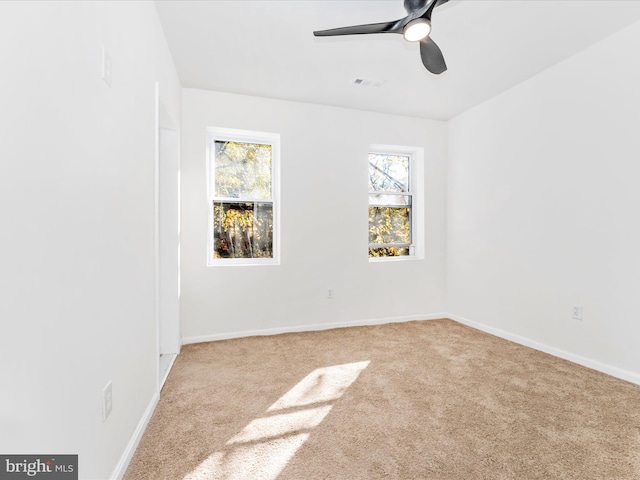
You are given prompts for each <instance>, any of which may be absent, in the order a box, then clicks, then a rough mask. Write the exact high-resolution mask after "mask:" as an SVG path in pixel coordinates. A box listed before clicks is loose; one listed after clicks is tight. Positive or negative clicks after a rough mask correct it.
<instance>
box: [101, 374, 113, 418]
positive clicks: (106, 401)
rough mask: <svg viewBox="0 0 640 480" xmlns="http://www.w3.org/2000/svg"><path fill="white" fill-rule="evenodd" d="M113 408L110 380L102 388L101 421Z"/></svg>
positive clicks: (107, 416)
mask: <svg viewBox="0 0 640 480" xmlns="http://www.w3.org/2000/svg"><path fill="white" fill-rule="evenodd" d="M111 410H113V384H112V383H111V382H109V383H107V385H106V386H105V387H104V388H103V389H102V421H103V422H104V421H105V420H106V419H107V418H109V415H111Z"/></svg>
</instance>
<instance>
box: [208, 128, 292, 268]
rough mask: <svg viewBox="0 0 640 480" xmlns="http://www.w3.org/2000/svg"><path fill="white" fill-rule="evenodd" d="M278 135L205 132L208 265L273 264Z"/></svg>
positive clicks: (276, 237) (276, 258)
mask: <svg viewBox="0 0 640 480" xmlns="http://www.w3.org/2000/svg"><path fill="white" fill-rule="evenodd" d="M279 143H280V136H279V135H277V134H269V133H259V132H245V131H240V130H229V129H217V128H216V129H214V128H211V129H209V130H208V152H207V157H208V162H207V163H208V172H209V174H208V193H209V209H210V215H209V218H210V221H209V222H210V223H209V255H208V257H209V258H208V264H209V265H214V264H265V263H271V264H274V263H277V262H278V241H277V240H278V235H277V232H278V224H277V221H278V205H277V193H278V189H277V186H278V185H277V181H278V157H279Z"/></svg>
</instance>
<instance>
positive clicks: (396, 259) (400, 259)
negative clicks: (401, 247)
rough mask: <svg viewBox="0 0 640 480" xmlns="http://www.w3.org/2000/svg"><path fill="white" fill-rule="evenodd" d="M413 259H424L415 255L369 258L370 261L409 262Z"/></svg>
mask: <svg viewBox="0 0 640 480" xmlns="http://www.w3.org/2000/svg"><path fill="white" fill-rule="evenodd" d="M413 260H422V258H421V257H417V256H415V255H404V256H402V257H372V258H369V263H386V262H409V261H413Z"/></svg>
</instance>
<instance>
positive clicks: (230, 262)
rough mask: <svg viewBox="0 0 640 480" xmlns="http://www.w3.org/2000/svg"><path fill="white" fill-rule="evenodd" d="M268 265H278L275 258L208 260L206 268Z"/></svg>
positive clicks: (278, 262)
mask: <svg viewBox="0 0 640 480" xmlns="http://www.w3.org/2000/svg"><path fill="white" fill-rule="evenodd" d="M268 265H280V261H279V260H277V259H275V258H221V259H217V260H209V262H208V263H207V267H260V266H268Z"/></svg>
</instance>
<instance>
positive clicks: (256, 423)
mask: <svg viewBox="0 0 640 480" xmlns="http://www.w3.org/2000/svg"><path fill="white" fill-rule="evenodd" d="M329 410H331V405H325V406H323V407H318V408H307V409H305V410H298V411H295V412H290V413H283V414H279V415H272V416H270V417H264V418H257V419H255V420H253V421H252V422H251V423H249V425H247V426H246V427H244V428H243V429H242V431H241V432H240V433H239V434H237V435H236V436H234V437H233V438H232V439H231V440H229V441H228V442H227V445H231V444H234V443H245V442H254V441H257V440H264V439H266V438H272V437H282V436H283V435H288V434H291V433H294V432H297V431H300V430H307V429H310V428H314V427H317V426H318V425H320V422H322V420H324V417H326V416H327V413H329Z"/></svg>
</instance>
